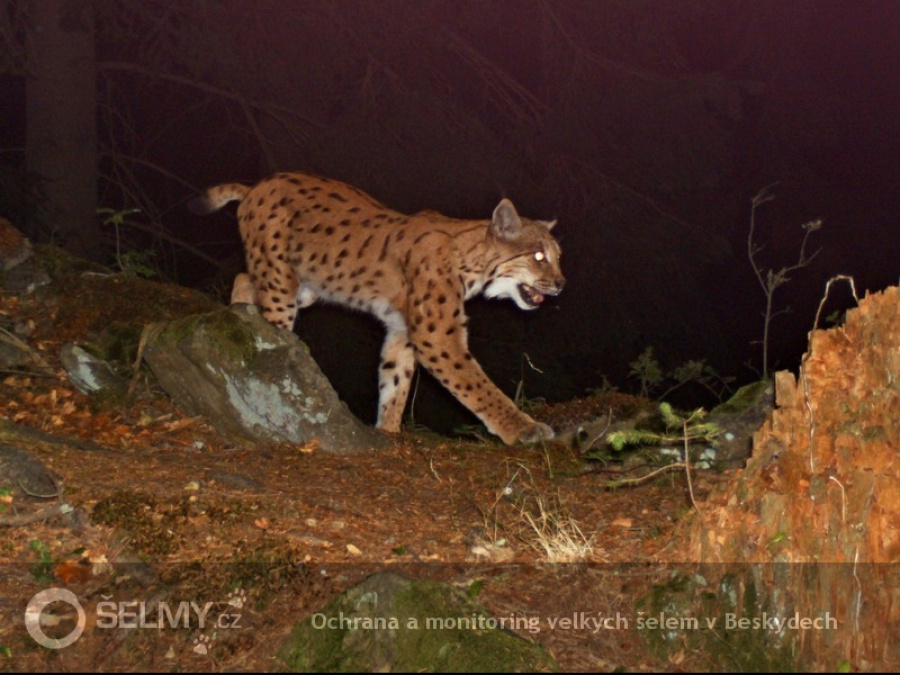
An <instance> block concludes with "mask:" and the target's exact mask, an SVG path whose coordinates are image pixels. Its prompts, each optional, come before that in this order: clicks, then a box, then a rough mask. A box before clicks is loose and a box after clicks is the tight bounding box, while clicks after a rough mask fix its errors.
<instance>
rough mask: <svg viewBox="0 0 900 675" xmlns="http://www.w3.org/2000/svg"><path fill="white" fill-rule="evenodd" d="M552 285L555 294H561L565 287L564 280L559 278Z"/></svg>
mask: <svg viewBox="0 0 900 675" xmlns="http://www.w3.org/2000/svg"><path fill="white" fill-rule="evenodd" d="M553 285H554V286H555V287H556V292H557V293H562V289H563V286H565V285H566V280H565V279H563V278H562V277H560V278H559V279H557V280H556V282H555V283H554V284H553Z"/></svg>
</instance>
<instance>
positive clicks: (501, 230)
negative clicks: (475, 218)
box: [491, 199, 522, 240]
mask: <svg viewBox="0 0 900 675" xmlns="http://www.w3.org/2000/svg"><path fill="white" fill-rule="evenodd" d="M521 232H522V219H521V218H519V214H518V213H517V212H516V207H515V206H513V203H512V202H511V201H509V200H508V199H503V200H502V201H501V202H500V203H499V204H497V208H495V209H494V215H493V217H492V218H491V233H492V234H493V235H494V236H495V237H497V238H498V239H504V240H509V239H515V238H516V237H518V236H519V234H520V233H521Z"/></svg>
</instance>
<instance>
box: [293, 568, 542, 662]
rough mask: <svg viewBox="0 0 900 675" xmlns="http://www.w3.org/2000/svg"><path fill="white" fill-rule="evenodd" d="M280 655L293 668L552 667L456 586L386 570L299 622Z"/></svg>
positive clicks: (539, 650)
mask: <svg viewBox="0 0 900 675" xmlns="http://www.w3.org/2000/svg"><path fill="white" fill-rule="evenodd" d="M280 655H281V658H282V659H283V660H284V661H285V663H286V665H287V668H288V670H290V671H292V672H435V673H443V672H484V673H490V672H497V673H501V672H523V671H525V672H534V671H556V670H557V666H556V664H555V662H554V661H553V660H552V658H551V657H550V656H549V655H548V654H547V653H546V652H545V651H544V650H543V649H542V648H541V647H540V646H539V645H535V644H532V643H530V642H528V641H526V640H524V639H522V638H520V637H517V636H516V635H514V634H513V633H511V632H509V631H507V630H504V629H503V628H501V622H500V621H498V620H497V619H495V618H493V617H491V616H490V614H489V613H488V612H487V611H486V610H485V608H484V607H483V606H482V605H480V604H479V603H477V602H476V601H475V600H473V599H472V598H470V597H468V596H467V595H464V594H463V593H461V592H460V591H458V590H457V589H455V588H453V587H451V586H448V585H447V584H442V583H437V582H433V581H422V580H410V579H406V578H404V577H401V576H399V575H396V574H393V573H389V572H386V573H380V574H376V575H373V576H371V577H369V578H368V579H366V580H365V581H364V582H363V583H361V584H359V585H358V586H355V587H354V588H351V589H350V590H348V591H347V592H346V593H344V594H343V595H342V596H340V597H339V598H337V599H336V600H334V601H333V602H332V603H331V604H329V605H328V606H327V607H326V608H325V609H324V610H322V611H321V612H316V613H315V614H313V615H312V616H311V617H309V618H308V619H306V620H305V621H303V622H302V623H300V624H298V625H297V626H296V627H295V628H294V630H293V632H292V634H291V636H290V638H289V639H288V641H287V643H286V644H285V646H284V647H283V648H282V650H281V653H280Z"/></svg>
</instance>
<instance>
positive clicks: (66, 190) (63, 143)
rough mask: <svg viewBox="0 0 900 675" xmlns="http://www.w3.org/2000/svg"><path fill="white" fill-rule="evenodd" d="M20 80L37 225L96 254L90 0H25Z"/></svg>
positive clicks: (79, 250)
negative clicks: (36, 189)
mask: <svg viewBox="0 0 900 675" xmlns="http://www.w3.org/2000/svg"><path fill="white" fill-rule="evenodd" d="M29 5H30V6H29V13H30V16H31V20H32V25H31V27H30V31H29V36H30V39H31V54H30V63H29V67H28V74H29V75H28V80H27V83H26V89H25V92H26V99H27V101H26V115H27V129H26V136H25V154H26V165H27V168H28V171H29V172H31V173H33V174H36V175H37V176H38V177H39V178H40V185H41V190H42V193H43V194H42V195H41V202H42V206H43V208H42V209H41V210H40V211H39V215H38V216H37V217H38V223H37V224H36V225H37V227H36V231H37V232H38V233H39V234H41V235H43V236H42V237H41V238H44V237H46V238H49V237H50V236H53V237H54V239H55V240H56V241H57V242H58V243H60V244H62V245H63V247H64V248H66V249H67V250H69V251H71V252H72V253H74V254H76V255H79V256H81V257H84V258H87V259H89V260H97V259H99V257H100V231H99V228H98V226H97V223H96V210H97V178H98V163H97V157H98V151H97V74H96V57H95V52H94V17H93V11H94V7H93V2H92V1H91V0H30V3H29Z"/></svg>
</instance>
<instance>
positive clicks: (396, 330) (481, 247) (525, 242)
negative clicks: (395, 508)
mask: <svg viewBox="0 0 900 675" xmlns="http://www.w3.org/2000/svg"><path fill="white" fill-rule="evenodd" d="M231 201H239V202H240V205H239V207H238V212H237V214H238V221H239V223H240V230H241V237H242V239H243V241H244V248H245V251H246V257H247V269H248V274H247V275H239V276H238V278H237V279H236V281H235V286H234V291H233V300H234V301H243V302H252V303H255V304H258V305H260V306H261V307H262V312H263V316H265V318H266V319H268V320H269V321H270V322H272V323H274V324H276V325H278V326H281V327H283V328H286V329H288V330H291V329H292V328H293V325H294V319H295V318H296V316H297V312H298V310H299V309H301V308H303V307H308V306H309V305H310V304H312V303H313V302H315V301H316V300H325V301H329V302H333V303H337V304H341V305H345V306H347V307H352V308H354V309H359V310H363V311H366V312H369V313H371V314H373V315H375V316H376V317H378V318H379V319H380V320H381V322H382V323H383V324H384V326H385V328H386V336H385V341H384V345H383V347H382V350H381V365H380V368H379V404H378V423H377V426H378V427H379V428H380V429H383V430H384V431H388V432H395V431H399V430H400V422H401V418H402V415H403V410H404V408H405V406H406V401H407V398H408V396H409V389H410V383H411V381H412V375H413V372H414V370H415V367H416V364H417V363H418V364H421V365H423V366H424V367H425V368H426V369H427V370H428V371H429V372H431V373H432V374H433V375H434V376H435V377H436V378H437V379H438V380H439V381H440V382H441V383H442V384H443V385H444V386H445V387H446V388H447V389H448V390H449V391H450V392H451V393H452V394H453V395H454V396H455V397H456V398H457V399H459V401H460V402H462V404H463V405H465V406H466V407H467V408H468V409H469V410H471V411H472V412H473V413H475V414H476V415H477V416H478V417H479V418H480V419H481V421H482V422H484V424H485V426H487V428H488V430H489V431H491V433H494V434H496V435H498V436H499V437H500V438H501V439H503V441H504V442H506V443H515V442H536V441H539V440H541V439H548V438H552V437H553V432H552V430H551V429H550V427H548V426H547V425H545V424H541V423H539V422H535V420H534V419H532V418H531V417H530V416H529V415H527V414H525V413H523V412H522V411H521V410H519V409H518V408H517V407H516V405H515V404H514V403H513V402H512V401H511V400H510V399H509V397H507V396H506V395H505V394H504V393H503V392H502V391H500V389H498V388H497V387H496V386H495V385H494V384H493V383H492V382H491V381H490V380H489V379H488V377H487V376H486V375H485V373H484V371H483V370H482V368H481V366H479V365H478V363H477V362H476V361H475V359H474V358H473V357H472V354H471V353H470V351H469V348H468V338H467V330H466V315H465V311H464V307H463V303H464V301H465V300H468V299H469V298H471V297H473V296H475V295H478V294H479V293H481V294H483V295H484V296H485V297H489V298H509V299H511V300H513V302H515V303H516V304H517V305H518V306H519V307H520V308H522V309H524V310H531V309H535V308H536V307H538V306H539V305H540V304H541V303H542V302H543V301H544V299H545V297H546V296H548V295H556V294H558V293H559V292H560V291H561V290H562V287H563V284H564V283H565V279H564V278H563V275H562V272H561V270H560V266H559V258H560V248H559V244H558V243H557V242H556V240H555V239H554V238H553V236H552V235H551V233H550V230H551V229H552V227H553V225H554V224H555V221H553V222H547V221H540V220H529V219H526V218H521V217H520V216H519V214H518V213H517V212H516V209H515V207H514V206H513V204H512V202H510V201H509V200H508V199H504V200H502V201H501V202H500V203H499V204H498V205H497V207H496V209H494V213H493V216H492V217H491V218H490V219H488V220H458V219H454V218H447V217H446V216H443V215H441V214H439V213H437V212H435V211H423V212H421V213H418V214H416V215H412V216H407V215H403V214H401V213H397V212H396V211H393V210H391V209H389V208H387V207H385V206H384V205H382V204H380V203H379V202H377V201H376V200H374V199H372V197H370V196H369V195H367V194H365V193H363V192H361V191H360V190H357V189H356V188H354V187H352V186H350V185H347V184H345V183H341V182H338V181H335V180H329V179H326V178H320V177H316V176H311V175H306V174H301V173H279V174H276V175H275V176H273V177H271V178H269V179H267V180H264V181H262V182H261V183H259V184H257V185H256V186H254V187H247V186H245V185H241V184H238V183H227V184H224V185H219V186H217V187H213V188H210V189H209V190H207V191H206V193H205V194H204V195H202V196H201V197H198V198H197V199H196V200H194V201H193V202H192V204H191V208H192V210H194V211H195V212H198V213H209V212H211V211H215V210H216V209H219V208H221V207H222V206H224V205H225V204H226V203H228V202H231Z"/></svg>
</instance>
